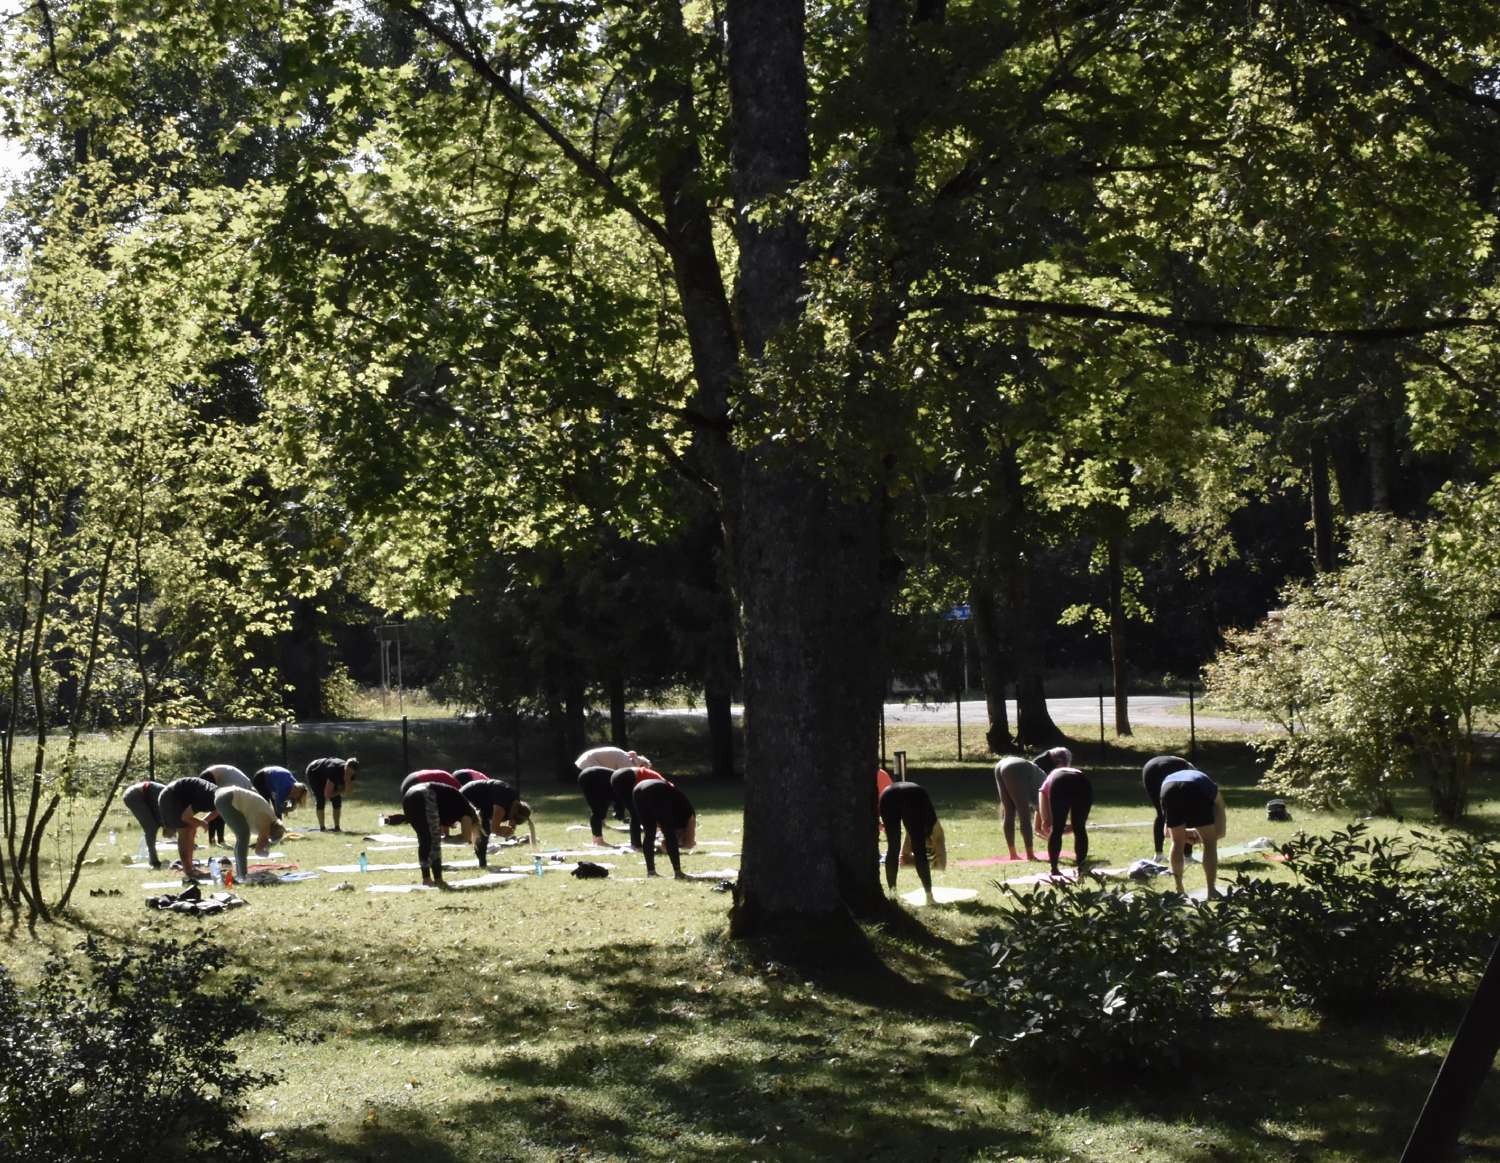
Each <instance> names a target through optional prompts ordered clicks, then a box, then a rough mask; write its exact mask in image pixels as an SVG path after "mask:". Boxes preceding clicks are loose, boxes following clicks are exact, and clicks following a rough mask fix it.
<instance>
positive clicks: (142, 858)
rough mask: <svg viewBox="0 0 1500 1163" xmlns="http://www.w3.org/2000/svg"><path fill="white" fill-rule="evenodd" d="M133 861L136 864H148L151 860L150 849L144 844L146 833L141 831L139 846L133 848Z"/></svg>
mask: <svg viewBox="0 0 1500 1163" xmlns="http://www.w3.org/2000/svg"><path fill="white" fill-rule="evenodd" d="M135 862H136V863H137V864H149V863H150V862H151V849H150V848H148V847H147V846H146V834H145V833H144V832H142V833H141V846H140V847H139V848H137V849H136V850H135Z"/></svg>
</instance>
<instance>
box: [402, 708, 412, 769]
mask: <svg viewBox="0 0 1500 1163" xmlns="http://www.w3.org/2000/svg"><path fill="white" fill-rule="evenodd" d="M401 770H402V771H410V770H411V731H410V728H409V727H408V726H407V721H406V716H405V715H402V716H401Z"/></svg>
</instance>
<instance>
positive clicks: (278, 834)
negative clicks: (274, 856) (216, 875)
mask: <svg viewBox="0 0 1500 1163" xmlns="http://www.w3.org/2000/svg"><path fill="white" fill-rule="evenodd" d="M214 811H216V812H218V813H219V815H220V816H221V817H222V818H223V819H224V821H225V822H226V823H227V824H228V825H229V828H230V830H231V831H232V832H233V833H234V874H235V875H236V876H238V877H239V878H240V879H241V880H244V879H245V877H247V876H249V875H250V870H249V868H248V867H247V865H248V863H249V860H250V837H251V835H252V834H253V835H254V836H255V852H256V855H257V856H264V855H266V853H268V852H269V851H270V849H271V843H272V841H276V840H280V839H281V838H282V837H283V836H285V835H286V827H285V825H283V824H282V822H281V821H280V820H278V819H277V818H276V810H275V809H274V808H273V807H271V803H270V801H269V800H267V799H266V797H265V796H263V795H261V794H260V793H259V792H258V791H256V790H254V789H253V788H245V787H239V786H238V785H235V784H230V785H229V786H227V787H221V788H220V789H219V790H218V791H216V792H215V793H214Z"/></svg>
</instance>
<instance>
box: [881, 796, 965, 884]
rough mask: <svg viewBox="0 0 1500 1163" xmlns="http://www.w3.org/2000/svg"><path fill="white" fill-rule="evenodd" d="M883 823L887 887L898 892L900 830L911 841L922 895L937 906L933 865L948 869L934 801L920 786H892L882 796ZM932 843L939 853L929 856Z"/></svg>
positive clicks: (941, 831)
mask: <svg viewBox="0 0 1500 1163" xmlns="http://www.w3.org/2000/svg"><path fill="white" fill-rule="evenodd" d="M879 803H880V822H881V824H882V825H883V826H884V827H885V883H886V885H887V886H888V887H889V888H890V890H891V891H892V892H895V891H896V872H897V870H898V869H899V868H900V866H901V828H902V826H903V825H905V827H906V832H907V835H908V837H909V838H910V840H911V854H912V860H913V862H914V863H915V864H916V866H917V879H918V880H920V881H921V882H922V891H923V892H925V893H926V894H927V903H928V904H935V903H937V902H936V901H935V900H934V898H933V895H932V865H934V864H935V865H937V867H938V868H939V869H942V868H943V867H945V866H946V865H947V862H948V861H947V853H946V851H945V849H944V845H943V839H942V836H943V829H942V825H941V824H939V823H938V818H937V809H936V808H934V807H933V806H932V797H931V796H929V795H928V794H927V789H926V788H925V787H923V786H922V785H921V784H916V783H911V782H910V781H908V780H902V781H900V782H897V783H893V784H891V785H890V787H888V788H886V789H885V791H883V792H881V793H880V801H879ZM929 840H931V841H933V847H934V848H935V849H936V851H935V852H934V853H933V855H932V856H931V857H929V856H928V852H927V845H928V841H929Z"/></svg>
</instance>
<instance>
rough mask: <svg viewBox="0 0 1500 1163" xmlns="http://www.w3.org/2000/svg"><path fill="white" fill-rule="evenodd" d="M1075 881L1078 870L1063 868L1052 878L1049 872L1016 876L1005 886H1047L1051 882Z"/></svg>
mask: <svg viewBox="0 0 1500 1163" xmlns="http://www.w3.org/2000/svg"><path fill="white" fill-rule="evenodd" d="M1054 879H1056V880H1077V879H1078V870H1077V869H1076V868H1064V869H1063V870H1062V871H1061V872H1059V873H1058V874H1057V876H1056V877H1055V878H1054V877H1053V875H1052V874H1051V873H1050V872H1038V873H1035V874H1033V875H1031V876H1018V877H1015V878H1014V879H1012V880H1007V881H1006V882H1005V883H1006V884H1048V883H1050V882H1051V881H1052V880H1054Z"/></svg>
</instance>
